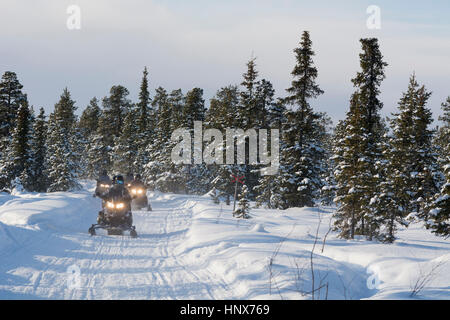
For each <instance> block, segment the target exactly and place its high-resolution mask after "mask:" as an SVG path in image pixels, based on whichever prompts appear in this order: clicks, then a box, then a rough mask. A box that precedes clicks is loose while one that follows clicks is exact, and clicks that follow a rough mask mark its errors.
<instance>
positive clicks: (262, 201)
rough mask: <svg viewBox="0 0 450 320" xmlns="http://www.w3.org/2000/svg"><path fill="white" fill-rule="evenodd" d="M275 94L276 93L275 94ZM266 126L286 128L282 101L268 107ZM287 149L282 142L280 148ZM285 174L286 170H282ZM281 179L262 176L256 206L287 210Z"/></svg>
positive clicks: (284, 108)
mask: <svg viewBox="0 0 450 320" xmlns="http://www.w3.org/2000/svg"><path fill="white" fill-rule="evenodd" d="M273 93H274V92H273ZM266 109H267V113H266V115H267V116H266V124H267V125H268V127H269V128H271V129H278V130H281V129H282V127H283V126H285V121H286V119H285V114H286V106H285V105H284V103H283V101H282V99H278V100H277V101H276V102H273V99H272V102H271V103H269V104H268V105H267V107H266ZM267 145H268V146H270V145H271V137H270V136H269V137H268V141H267ZM284 147H285V145H284V143H283V140H281V141H280V148H281V150H283V149H284ZM280 172H284V170H283V169H282V170H280ZM280 181H281V180H280V178H279V176H278V175H267V176H261V177H260V178H259V180H258V184H257V186H255V188H254V190H255V192H256V194H257V196H256V199H255V200H256V205H257V206H258V207H259V206H262V205H265V206H267V207H268V208H270V209H287V208H288V204H287V203H286V201H285V200H284V199H283V197H282V195H281V194H282V191H283V189H282V187H281V183H280Z"/></svg>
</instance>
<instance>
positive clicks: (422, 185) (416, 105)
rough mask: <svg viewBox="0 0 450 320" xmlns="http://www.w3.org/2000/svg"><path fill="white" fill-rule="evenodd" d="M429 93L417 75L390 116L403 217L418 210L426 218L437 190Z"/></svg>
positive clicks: (396, 183) (394, 161) (398, 194)
mask: <svg viewBox="0 0 450 320" xmlns="http://www.w3.org/2000/svg"><path fill="white" fill-rule="evenodd" d="M429 97H430V93H428V92H427V91H426V89H425V87H424V86H422V87H420V86H419V84H418V83H417V81H416V77H415V75H412V76H411V78H410V80H409V85H408V89H407V91H406V92H405V93H404V94H403V96H402V98H401V99H400V101H399V113H396V114H393V116H394V117H393V118H392V119H391V128H392V132H393V138H392V142H391V144H392V159H391V162H392V165H393V167H394V168H395V170H394V171H393V173H392V176H391V179H392V180H394V184H395V187H394V189H395V192H396V198H397V199H398V205H399V207H400V208H401V210H402V211H403V214H404V216H406V215H408V214H410V213H412V212H415V213H416V215H418V216H420V217H422V218H424V219H426V216H427V211H428V210H427V209H426V205H425V203H426V201H429V200H430V198H431V197H432V196H434V194H435V193H436V192H437V191H438V187H437V181H436V178H437V177H436V174H437V172H436V171H437V167H436V166H437V159H436V154H435V152H434V150H433V146H432V137H433V132H432V131H431V130H430V129H429V128H428V127H429V125H430V124H431V122H432V118H431V111H430V110H429V109H427V108H426V103H427V100H428V98H429Z"/></svg>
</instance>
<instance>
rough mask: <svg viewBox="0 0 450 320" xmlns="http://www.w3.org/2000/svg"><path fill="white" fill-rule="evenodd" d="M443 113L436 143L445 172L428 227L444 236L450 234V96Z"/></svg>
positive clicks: (444, 104)
mask: <svg viewBox="0 0 450 320" xmlns="http://www.w3.org/2000/svg"><path fill="white" fill-rule="evenodd" d="M442 111H443V114H442V116H441V117H439V120H440V121H442V127H440V128H439V129H438V133H437V138H436V143H437V145H438V146H439V154H440V157H439V163H440V165H441V168H442V169H441V170H442V171H443V172H444V174H445V181H444V183H443V185H442V186H441V190H440V192H439V193H438V194H436V196H435V197H434V201H433V202H432V203H431V206H430V207H431V211H430V212H429V219H428V223H427V227H428V228H430V229H431V230H432V232H433V233H435V234H436V235H439V236H443V237H449V236H450V97H448V98H447V100H446V101H445V102H444V103H443V104H442Z"/></svg>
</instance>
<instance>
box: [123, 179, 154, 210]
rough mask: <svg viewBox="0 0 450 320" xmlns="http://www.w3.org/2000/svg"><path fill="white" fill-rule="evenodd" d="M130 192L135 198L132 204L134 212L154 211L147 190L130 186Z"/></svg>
mask: <svg viewBox="0 0 450 320" xmlns="http://www.w3.org/2000/svg"><path fill="white" fill-rule="evenodd" d="M128 191H129V192H130V194H131V195H132V196H133V201H132V202H131V209H132V210H143V209H144V210H147V211H152V206H151V205H150V203H149V202H148V198H147V194H146V193H147V189H145V188H144V187H141V186H133V185H130V186H129V187H128Z"/></svg>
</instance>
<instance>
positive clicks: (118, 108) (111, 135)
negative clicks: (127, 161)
mask: <svg viewBox="0 0 450 320" xmlns="http://www.w3.org/2000/svg"><path fill="white" fill-rule="evenodd" d="M109 93H110V95H109V97H104V98H103V100H102V104H103V117H104V118H105V122H104V123H103V125H104V126H105V131H106V132H108V136H104V138H106V139H107V143H108V145H109V146H110V147H111V148H112V147H113V146H114V139H115V138H117V137H119V136H120V134H121V133H122V126H123V123H124V121H125V117H126V115H127V114H128V111H129V109H130V106H131V101H130V100H129V99H128V98H127V96H128V95H129V91H128V89H127V88H125V87H123V86H121V85H117V86H112V87H111V90H110V92H109Z"/></svg>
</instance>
